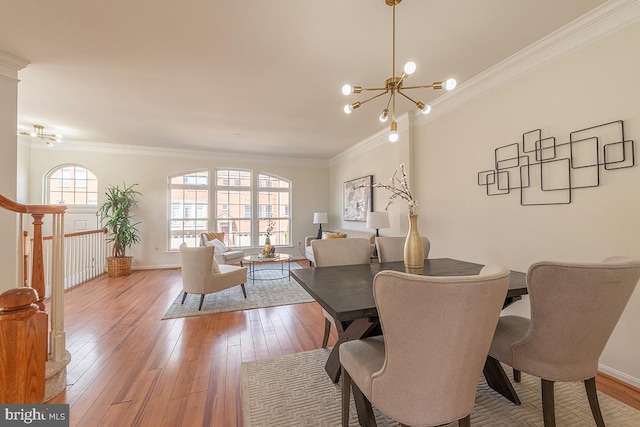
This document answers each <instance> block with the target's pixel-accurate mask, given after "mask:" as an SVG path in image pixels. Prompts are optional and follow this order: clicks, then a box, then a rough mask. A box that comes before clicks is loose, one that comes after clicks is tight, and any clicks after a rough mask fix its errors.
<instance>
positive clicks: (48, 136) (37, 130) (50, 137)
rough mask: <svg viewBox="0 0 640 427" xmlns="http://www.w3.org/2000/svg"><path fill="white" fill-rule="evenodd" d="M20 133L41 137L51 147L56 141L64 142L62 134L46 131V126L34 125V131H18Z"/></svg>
mask: <svg viewBox="0 0 640 427" xmlns="http://www.w3.org/2000/svg"><path fill="white" fill-rule="evenodd" d="M18 135H30V136H33V137H35V138H40V139H41V140H42V141H44V142H45V143H46V144H47V145H48V146H49V147H51V146H53V143H54V142H62V135H60V134H59V133H58V134H53V133H44V126H40V125H33V132H24V131H18Z"/></svg>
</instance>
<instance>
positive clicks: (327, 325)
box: [322, 317, 331, 348]
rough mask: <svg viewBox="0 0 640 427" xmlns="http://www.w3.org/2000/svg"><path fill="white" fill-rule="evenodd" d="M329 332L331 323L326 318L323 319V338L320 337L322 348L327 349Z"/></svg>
mask: <svg viewBox="0 0 640 427" xmlns="http://www.w3.org/2000/svg"><path fill="white" fill-rule="evenodd" d="M329 332H331V322H330V321H329V319H327V318H326V317H325V318H324V337H322V348H327V344H328V343H329Z"/></svg>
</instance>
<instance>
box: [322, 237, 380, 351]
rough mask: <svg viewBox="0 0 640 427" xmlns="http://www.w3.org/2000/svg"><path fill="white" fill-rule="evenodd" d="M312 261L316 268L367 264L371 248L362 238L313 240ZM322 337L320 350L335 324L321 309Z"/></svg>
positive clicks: (324, 345)
mask: <svg viewBox="0 0 640 427" xmlns="http://www.w3.org/2000/svg"><path fill="white" fill-rule="evenodd" d="M311 248H312V250H313V259H314V260H315V266H316V267H332V266H337V265H354V264H368V263H369V262H370V260H371V254H372V247H371V243H369V240H367V239H363V238H357V237H354V238H347V239H326V240H313V241H312V242H311ZM322 313H323V314H324V336H323V338H322V348H326V347H327V344H328V342H329V333H330V332H331V325H333V326H334V327H335V325H336V323H335V320H334V319H333V317H332V316H331V315H330V314H329V313H327V311H326V310H325V309H324V308H323V309H322Z"/></svg>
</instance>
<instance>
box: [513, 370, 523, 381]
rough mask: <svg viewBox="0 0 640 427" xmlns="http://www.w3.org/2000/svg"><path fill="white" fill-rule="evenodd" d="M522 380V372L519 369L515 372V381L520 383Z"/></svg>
mask: <svg viewBox="0 0 640 427" xmlns="http://www.w3.org/2000/svg"><path fill="white" fill-rule="evenodd" d="M521 380H522V372H520V371H518V370H517V369H514V370H513V381H514V382H516V383H519V382H520V381H521Z"/></svg>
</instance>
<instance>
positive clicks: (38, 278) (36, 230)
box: [31, 213, 44, 311]
mask: <svg viewBox="0 0 640 427" xmlns="http://www.w3.org/2000/svg"><path fill="white" fill-rule="evenodd" d="M31 217H32V218H33V254H32V255H33V260H32V264H31V287H32V288H33V289H35V290H36V291H37V292H38V295H39V298H38V302H37V303H36V304H38V307H39V308H40V310H42V311H44V302H43V300H44V256H43V254H42V217H44V214H39V213H32V214H31Z"/></svg>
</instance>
